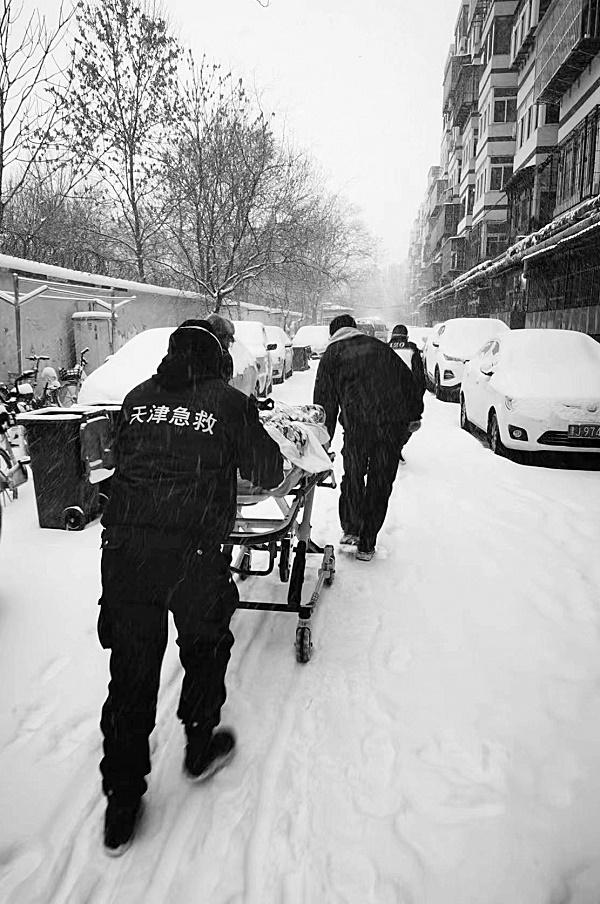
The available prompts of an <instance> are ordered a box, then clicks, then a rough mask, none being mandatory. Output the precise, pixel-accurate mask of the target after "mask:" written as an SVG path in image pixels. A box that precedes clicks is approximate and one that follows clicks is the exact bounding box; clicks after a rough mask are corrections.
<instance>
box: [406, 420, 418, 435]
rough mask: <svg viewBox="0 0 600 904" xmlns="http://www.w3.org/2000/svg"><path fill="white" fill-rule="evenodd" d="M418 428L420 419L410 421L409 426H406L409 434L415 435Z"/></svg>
mask: <svg viewBox="0 0 600 904" xmlns="http://www.w3.org/2000/svg"><path fill="white" fill-rule="evenodd" d="M420 426H421V420H420V419H419V420H418V421H411V422H410V424H409V425H408V429H409V432H410V433H416V431H417V430H418V429H419V428H420Z"/></svg>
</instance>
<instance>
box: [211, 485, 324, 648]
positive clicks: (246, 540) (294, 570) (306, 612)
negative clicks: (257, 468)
mask: <svg viewBox="0 0 600 904" xmlns="http://www.w3.org/2000/svg"><path fill="white" fill-rule="evenodd" d="M317 487H327V488H329V489H335V487H336V484H335V479H334V476H333V471H323V472H321V473H319V474H310V473H308V472H306V471H303V470H302V469H301V468H299V467H293V468H292V469H291V471H290V473H289V474H288V475H287V477H286V478H285V480H284V482H283V483H282V484H281V485H280V486H279V487H277V488H276V489H274V490H271V491H260V492H259V493H248V494H246V493H244V492H243V490H241V491H240V490H238V496H237V517H236V521H235V526H234V528H233V530H232V532H231V534H230V535H229V538H228V540H227V542H226V544H225V546H224V550H223V551H224V552H225V554H226V555H227V556H228V558H229V561H230V569H231V571H232V572H233V574H236V575H238V576H239V581H240V582H242V581H245V580H246V579H247V578H249V577H252V576H260V577H264V576H266V575H269V574H271V573H272V572H273V570H274V568H275V562H276V561H277V560H278V570H279V578H280V580H281V582H282V583H287V584H288V592H287V600H286V601H285V602H275V603H274V602H267V601H263V600H243V599H240V601H239V603H238V608H239V609H253V610H260V611H265V612H289V613H291V614H297V615H298V623H297V626H296V639H295V651H296V660H297V661H298V662H308V661H309V659H310V657H311V654H312V647H313V644H312V623H311V616H312V614H313V612H314V610H315V608H316V606H317V603H318V602H319V598H320V595H321V591H322V589H323V587H324V586H329V585H331V583H332V582H333V579H334V576H335V554H334V550H333V546H332V545H331V544H327V545H325V546H319V545H318V544H317V543H315V541H314V540H313V539H312V536H311V523H310V519H311V515H312V510H313V503H314V496H315V490H316V488H317ZM267 499H273V500H274V501H275V503H276V504H277V507H278V508H279V511H280V513H281V517H275V518H263V517H257V516H253V515H248V514H247V513H246V511H245V510H246V509H247V508H248V507H249V506H251V505H256V504H257V503H259V502H263V501H265V500H267ZM294 540H296V545H295V547H294V548H293V549H292V546H293V543H294ZM235 548H238V552H237V555H236V556H235V558H234V556H233V551H234V549H235ZM258 550H260V551H262V552H268V554H269V564H268V566H267V568H263V569H256V568H253V567H252V552H253V551H258ZM292 551H293V563H291V560H292ZM309 554H317V555H321V556H322V559H321V564H320V567H319V571H318V577H317V582H316V585H315V586H314V589H313V590H312V593H311V595H310V599H309V600H307V601H305V602H303V600H302V592H303V589H304V575H305V566H306V556H307V555H309ZM290 563H291V567H290Z"/></svg>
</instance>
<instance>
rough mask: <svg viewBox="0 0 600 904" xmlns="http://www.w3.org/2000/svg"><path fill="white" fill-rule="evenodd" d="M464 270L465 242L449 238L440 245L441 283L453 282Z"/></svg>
mask: <svg viewBox="0 0 600 904" xmlns="http://www.w3.org/2000/svg"><path fill="white" fill-rule="evenodd" d="M465 269H466V240H465V237H464V236H456V235H454V236H451V237H450V238H449V239H446V241H445V242H444V244H443V245H442V273H441V276H442V281H447V280H453V279H454V278H455V277H456V276H458V275H459V273H464V271H465Z"/></svg>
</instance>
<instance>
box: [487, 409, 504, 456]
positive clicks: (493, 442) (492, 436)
mask: <svg viewBox="0 0 600 904" xmlns="http://www.w3.org/2000/svg"><path fill="white" fill-rule="evenodd" d="M487 436H488V443H489V444H490V449H491V450H492V452H493V453H494V455H503V456H505V455H506V447H505V446H504V444H503V443H502V439H501V437H500V427H499V426H498V418H497V417H496V412H495V411H491V412H490V416H489V419H488V429H487Z"/></svg>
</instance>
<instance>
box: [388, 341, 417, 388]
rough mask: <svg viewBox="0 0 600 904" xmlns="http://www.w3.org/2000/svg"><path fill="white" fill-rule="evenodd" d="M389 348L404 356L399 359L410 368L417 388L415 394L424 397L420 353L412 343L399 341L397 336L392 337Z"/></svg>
mask: <svg viewBox="0 0 600 904" xmlns="http://www.w3.org/2000/svg"><path fill="white" fill-rule="evenodd" d="M390 348H393V349H396V350H397V351H399V352H402V351H403V352H404V354H403V355H401V356H400V357H401V358H402V360H403V361H404V363H405V364H408V366H409V367H410V369H411V371H412V375H413V379H414V381H415V385H416V387H417V392H419V393H420V395H421V398H423V396H424V395H425V369H424V367H423V358H422V357H421V352H420V351H419V349H418V348H417V346H416V345H415V343H414V342H409V341H408V340H404V339H401V338H399V337H398V336H392V338H391V339H390ZM409 362H410V363H409Z"/></svg>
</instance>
